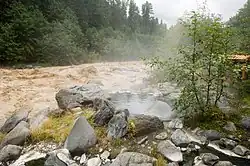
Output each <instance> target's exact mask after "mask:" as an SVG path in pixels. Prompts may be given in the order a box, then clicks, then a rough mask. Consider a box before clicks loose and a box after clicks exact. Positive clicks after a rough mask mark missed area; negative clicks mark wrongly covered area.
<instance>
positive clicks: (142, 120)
mask: <svg viewBox="0 0 250 166" xmlns="http://www.w3.org/2000/svg"><path fill="white" fill-rule="evenodd" d="M131 121H132V122H133V123H134V126H135V127H134V132H135V135H136V136H143V135H147V134H149V133H152V132H155V131H158V130H161V129H164V125H163V122H162V121H161V120H160V119H159V118H158V117H156V116H149V115H136V116H134V117H132V118H131Z"/></svg>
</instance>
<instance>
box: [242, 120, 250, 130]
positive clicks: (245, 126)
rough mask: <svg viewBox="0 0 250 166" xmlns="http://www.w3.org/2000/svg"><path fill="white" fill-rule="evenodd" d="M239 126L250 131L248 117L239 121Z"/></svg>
mask: <svg viewBox="0 0 250 166" xmlns="http://www.w3.org/2000/svg"><path fill="white" fill-rule="evenodd" d="M241 125H242V127H243V128H244V129H246V130H248V131H250V117H245V118H243V119H242V120H241Z"/></svg>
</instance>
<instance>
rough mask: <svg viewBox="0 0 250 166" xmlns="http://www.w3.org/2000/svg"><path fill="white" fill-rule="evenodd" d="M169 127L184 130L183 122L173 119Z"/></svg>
mask: <svg viewBox="0 0 250 166" xmlns="http://www.w3.org/2000/svg"><path fill="white" fill-rule="evenodd" d="M168 127H169V128H170V129H182V128H183V123H182V120H180V119H173V120H171V121H170V122H169V124H168Z"/></svg>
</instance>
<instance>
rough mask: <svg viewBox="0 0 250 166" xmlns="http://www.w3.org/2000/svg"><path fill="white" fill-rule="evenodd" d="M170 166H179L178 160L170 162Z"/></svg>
mask: <svg viewBox="0 0 250 166" xmlns="http://www.w3.org/2000/svg"><path fill="white" fill-rule="evenodd" d="M168 166H179V164H178V163H176V162H172V163H169V164H168Z"/></svg>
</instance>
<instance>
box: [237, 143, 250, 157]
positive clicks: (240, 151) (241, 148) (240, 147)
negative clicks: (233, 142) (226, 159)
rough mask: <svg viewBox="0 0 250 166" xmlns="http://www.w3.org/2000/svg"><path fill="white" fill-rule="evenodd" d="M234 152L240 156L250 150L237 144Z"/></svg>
mask: <svg viewBox="0 0 250 166" xmlns="http://www.w3.org/2000/svg"><path fill="white" fill-rule="evenodd" d="M233 152H234V153H235V154H238V155H240V156H246V155H248V154H249V153H250V150H249V149H247V148H246V147H244V146H241V145H237V146H236V147H235V148H234V149H233Z"/></svg>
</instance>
